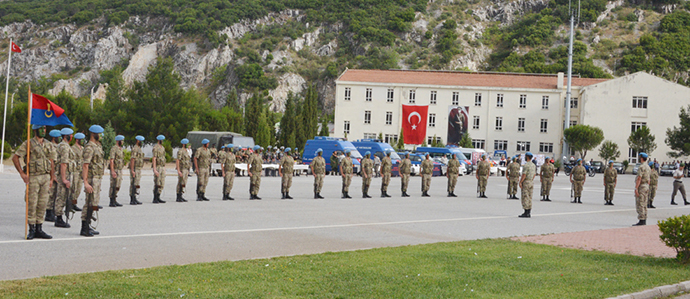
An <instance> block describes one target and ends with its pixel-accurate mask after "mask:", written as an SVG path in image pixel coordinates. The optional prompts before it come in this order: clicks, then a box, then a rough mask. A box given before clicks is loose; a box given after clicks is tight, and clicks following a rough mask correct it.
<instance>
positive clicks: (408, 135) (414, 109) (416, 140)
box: [402, 105, 429, 144]
mask: <svg viewBox="0 0 690 299" xmlns="http://www.w3.org/2000/svg"><path fill="white" fill-rule="evenodd" d="M428 111H429V106H428V105H426V106H416V105H403V113H402V116H403V119H402V128H403V138H404V140H405V144H422V143H424V138H426V119H427V112H428Z"/></svg>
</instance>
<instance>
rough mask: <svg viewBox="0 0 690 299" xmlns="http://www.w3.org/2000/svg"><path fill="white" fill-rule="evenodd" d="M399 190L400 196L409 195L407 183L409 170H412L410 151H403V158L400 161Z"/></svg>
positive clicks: (408, 181)
mask: <svg viewBox="0 0 690 299" xmlns="http://www.w3.org/2000/svg"><path fill="white" fill-rule="evenodd" d="M399 170H400V191H402V197H410V195H409V194H407V185H408V184H409V183H410V172H411V170H412V162H410V153H409V152H405V159H403V160H402V161H400V167H399Z"/></svg>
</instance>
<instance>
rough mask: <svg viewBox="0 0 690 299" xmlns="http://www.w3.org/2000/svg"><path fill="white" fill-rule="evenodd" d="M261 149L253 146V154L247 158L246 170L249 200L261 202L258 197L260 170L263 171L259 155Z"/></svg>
mask: <svg viewBox="0 0 690 299" xmlns="http://www.w3.org/2000/svg"><path fill="white" fill-rule="evenodd" d="M262 152H263V148H262V147H260V146H258V145H255V146H254V154H253V155H252V156H251V157H250V158H249V163H248V164H247V168H248V169H249V171H248V173H249V199H250V200H251V199H256V200H261V197H259V187H261V170H263V164H262V163H263V162H262V158H261V153H262Z"/></svg>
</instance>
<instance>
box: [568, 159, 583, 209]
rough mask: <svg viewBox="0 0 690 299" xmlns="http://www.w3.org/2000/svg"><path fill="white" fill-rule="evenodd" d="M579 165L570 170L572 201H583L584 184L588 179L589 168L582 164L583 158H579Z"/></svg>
mask: <svg viewBox="0 0 690 299" xmlns="http://www.w3.org/2000/svg"><path fill="white" fill-rule="evenodd" d="M576 163H577V165H576V166H575V167H574V168H573V171H571V172H570V183H571V184H572V186H573V201H572V203H582V200H581V199H582V186H584V184H585V181H586V180H587V170H585V167H584V166H582V159H577V162H576Z"/></svg>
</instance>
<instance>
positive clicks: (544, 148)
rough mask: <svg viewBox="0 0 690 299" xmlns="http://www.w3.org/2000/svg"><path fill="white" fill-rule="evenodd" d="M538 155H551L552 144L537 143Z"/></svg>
mask: <svg viewBox="0 0 690 299" xmlns="http://www.w3.org/2000/svg"><path fill="white" fill-rule="evenodd" d="M539 152H540V153H553V143H547V142H539Z"/></svg>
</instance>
